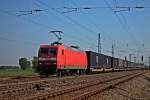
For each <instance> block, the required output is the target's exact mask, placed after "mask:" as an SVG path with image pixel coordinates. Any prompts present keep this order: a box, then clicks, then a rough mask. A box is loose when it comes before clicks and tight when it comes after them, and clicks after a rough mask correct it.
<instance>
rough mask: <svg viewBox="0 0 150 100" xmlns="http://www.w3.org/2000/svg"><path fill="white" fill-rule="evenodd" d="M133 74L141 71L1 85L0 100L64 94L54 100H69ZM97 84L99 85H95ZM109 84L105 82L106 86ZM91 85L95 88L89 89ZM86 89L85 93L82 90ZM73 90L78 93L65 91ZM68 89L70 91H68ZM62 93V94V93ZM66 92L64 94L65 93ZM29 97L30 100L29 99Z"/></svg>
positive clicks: (17, 99)
mask: <svg viewBox="0 0 150 100" xmlns="http://www.w3.org/2000/svg"><path fill="white" fill-rule="evenodd" d="M133 72H134V73H135V72H139V71H128V72H115V73H103V74H96V75H83V76H69V77H62V78H56V77H55V78H52V79H42V80H34V81H27V82H19V83H11V84H10V83H9V84H0V100H4V99H10V100H19V99H21V100H22V99H26V100H28V99H32V98H33V97H40V96H41V97H43V95H47V94H53V95H56V94H57V93H58V94H59V92H58V91H60V94H64V95H63V96H60V95H58V96H55V97H54V98H52V99H56V100H61V99H62V98H64V99H65V100H68V99H69V98H71V97H73V96H77V95H80V94H82V93H85V92H87V91H91V90H93V89H97V87H100V86H101V85H98V83H101V84H102V83H104V81H106V80H111V79H112V78H116V77H118V76H119V77H122V76H127V75H129V74H133ZM94 84H97V85H94ZM107 84H108V83H107V82H105V84H104V85H107ZM88 85H91V86H93V87H89V86H88ZM83 87H84V89H83V91H82V88H83ZM87 87H89V88H87ZM71 88H72V89H73V88H74V90H76V88H78V89H77V90H78V91H75V92H68V93H69V94H68V93H67V92H66V93H65V91H68V90H69V89H70V90H69V91H73V90H71ZM67 89H68V90H67ZM61 92H62V93H61ZM63 92H64V93H63ZM27 97H28V98H27ZM69 100H70V99H69Z"/></svg>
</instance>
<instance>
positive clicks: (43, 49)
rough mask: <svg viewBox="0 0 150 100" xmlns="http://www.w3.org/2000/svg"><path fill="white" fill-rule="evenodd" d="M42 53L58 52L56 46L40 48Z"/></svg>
mask: <svg viewBox="0 0 150 100" xmlns="http://www.w3.org/2000/svg"><path fill="white" fill-rule="evenodd" d="M40 53H41V54H53V55H56V54H57V49H56V48H41V49H40Z"/></svg>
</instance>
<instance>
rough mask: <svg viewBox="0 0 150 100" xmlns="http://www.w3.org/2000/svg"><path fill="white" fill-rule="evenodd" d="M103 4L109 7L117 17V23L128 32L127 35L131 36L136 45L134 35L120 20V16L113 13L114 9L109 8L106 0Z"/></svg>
mask: <svg viewBox="0 0 150 100" xmlns="http://www.w3.org/2000/svg"><path fill="white" fill-rule="evenodd" d="M104 2H105V4H106V5H107V6H108V7H109V8H110V10H111V11H112V12H113V14H114V15H115V17H116V18H117V19H118V21H119V23H120V24H121V25H122V27H123V29H124V30H125V31H126V32H127V33H128V35H129V36H130V37H131V40H132V41H133V42H135V44H136V45H137V40H136V38H135V36H134V35H133V34H132V33H131V32H130V31H129V30H128V28H127V27H126V25H125V24H124V23H123V22H122V20H121V18H120V17H119V16H118V15H117V13H114V9H112V8H111V5H110V4H109V3H108V2H107V0H104Z"/></svg>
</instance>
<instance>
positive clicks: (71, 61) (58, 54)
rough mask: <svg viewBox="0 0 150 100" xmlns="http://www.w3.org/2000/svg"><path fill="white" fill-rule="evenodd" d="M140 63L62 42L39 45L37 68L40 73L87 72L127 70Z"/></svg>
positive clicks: (71, 73)
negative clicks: (79, 48)
mask: <svg viewBox="0 0 150 100" xmlns="http://www.w3.org/2000/svg"><path fill="white" fill-rule="evenodd" d="M137 67H143V65H142V64H139V63H133V62H129V61H125V60H122V59H118V58H112V57H110V56H107V55H104V54H99V53H96V52H93V51H81V50H78V49H74V48H71V47H69V46H65V45H63V44H51V45H41V46H40V48H39V52H38V69H39V73H40V74H41V75H47V76H48V75H50V74H57V75H63V74H67V75H73V74H78V75H80V74H89V73H90V72H92V71H98V70H101V69H103V70H104V69H105V70H106V69H109V70H110V69H111V70H116V69H118V70H129V69H131V68H132V69H133V68H137Z"/></svg>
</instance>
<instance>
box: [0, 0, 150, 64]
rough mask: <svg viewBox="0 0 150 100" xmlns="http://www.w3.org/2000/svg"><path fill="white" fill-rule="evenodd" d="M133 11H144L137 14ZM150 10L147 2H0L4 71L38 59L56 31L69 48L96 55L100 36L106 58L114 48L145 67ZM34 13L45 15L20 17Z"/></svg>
mask: <svg viewBox="0 0 150 100" xmlns="http://www.w3.org/2000/svg"><path fill="white" fill-rule="evenodd" d="M115 1H116V2H115ZM115 5H117V6H120V7H127V6H129V7H131V9H130V11H121V12H117V13H116V15H115V14H114V12H113V11H119V10H126V8H125V9H124V8H123V9H121V8H120V9H119V8H118V9H117V8H114V7H115ZM108 6H111V7H112V9H111V8H109V7H108ZM135 6H143V7H145V8H144V9H136V8H133V7H135ZM64 7H69V8H84V7H91V8H92V9H90V10H89V9H88V10H87V9H86V10H85V9H84V10H83V9H78V10H77V12H75V11H74V12H70V13H64V14H62V13H63V12H66V11H70V9H64ZM149 7H150V1H149V0H0V65H18V59H19V58H20V57H27V58H29V59H32V57H33V56H37V52H38V48H39V45H40V44H50V43H51V42H52V41H55V37H54V36H53V35H52V34H49V31H52V30H61V31H63V32H64V34H63V36H62V37H63V40H62V41H63V42H64V43H65V44H67V45H72V44H73V45H78V46H80V47H81V48H82V49H83V50H93V51H97V47H96V46H97V35H98V33H101V39H102V40H101V42H102V53H104V54H108V55H111V52H110V51H111V45H112V44H114V45H115V56H116V57H120V58H124V56H127V57H128V55H129V54H132V57H134V56H136V57H137V60H140V57H141V55H144V58H145V61H147V57H149V56H150V53H149V52H150V45H149V43H150V39H149V38H150V8H149ZM35 9H41V10H44V11H41V12H33V14H29V15H24V16H23V15H22V16H17V15H20V14H25V13H24V12H19V11H31V10H35ZM112 10H113V11H112ZM132 60H133V59H132Z"/></svg>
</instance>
